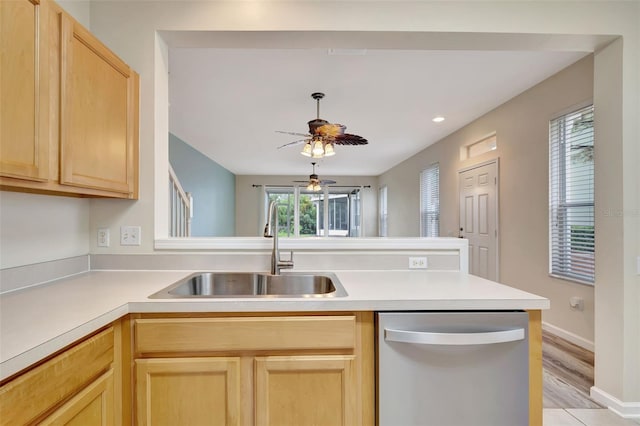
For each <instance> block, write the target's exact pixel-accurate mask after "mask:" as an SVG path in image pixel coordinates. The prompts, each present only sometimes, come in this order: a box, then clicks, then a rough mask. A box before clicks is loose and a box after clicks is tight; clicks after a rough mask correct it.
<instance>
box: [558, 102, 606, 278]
mask: <svg viewBox="0 0 640 426" xmlns="http://www.w3.org/2000/svg"><path fill="white" fill-rule="evenodd" d="M593 111H594V109H593V104H592V103H591V102H589V103H588V104H582V105H578V106H575V107H574V108H572V109H571V111H569V112H566V113H563V114H561V115H559V116H556V117H554V118H552V119H551V120H550V121H549V274H550V275H551V276H553V277H556V278H561V279H564V280H570V281H575V282H579V283H582V284H589V285H593V284H594V283H595V200H594V165H593V164H594V162H593V150H594V148H593V146H594V145H595V133H594V129H593V125H591V127H589V125H588V121H589V117H590V118H591V122H593V114H594V112H593ZM584 117H586V120H585V119H584ZM585 123H587V124H586V125H585ZM589 159H590V160H589ZM580 162H582V165H580ZM572 198H573V199H572Z"/></svg>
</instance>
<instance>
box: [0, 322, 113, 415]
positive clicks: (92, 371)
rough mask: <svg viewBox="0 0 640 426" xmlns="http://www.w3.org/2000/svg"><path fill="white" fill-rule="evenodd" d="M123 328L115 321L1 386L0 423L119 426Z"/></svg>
mask: <svg viewBox="0 0 640 426" xmlns="http://www.w3.org/2000/svg"><path fill="white" fill-rule="evenodd" d="M116 330H117V331H116ZM119 330H120V329H119V325H118V323H116V324H115V325H114V326H110V327H108V328H106V329H104V330H102V331H100V332H98V333H97V334H95V335H93V336H91V337H89V338H87V339H85V340H83V341H81V342H79V343H77V344H74V345H73V346H71V347H69V348H67V349H65V350H63V351H62V352H60V353H58V354H57V355H55V356H53V357H51V358H50V359H49V360H47V361H45V362H43V363H41V364H39V365H37V366H36V367H34V368H32V369H30V370H28V371H26V372H25V373H23V374H20V375H18V376H17V377H15V378H13V379H10V380H9V381H7V382H6V383H4V384H2V386H0V425H21V424H34V423H37V424H45V425H82V426H100V425H113V424H115V423H116V421H115V419H116V418H117V417H118V416H119V411H118V410H119V409H118V407H120V403H119V402H117V401H116V397H115V392H114V388H115V383H116V377H120V371H121V368H120V363H119V360H120V358H119V356H118V355H116V350H115V348H116V347H119V343H116V340H117V339H118V336H119Z"/></svg>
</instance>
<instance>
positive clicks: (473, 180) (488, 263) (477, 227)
mask: <svg viewBox="0 0 640 426" xmlns="http://www.w3.org/2000/svg"><path fill="white" fill-rule="evenodd" d="M458 187H459V195H460V236H462V238H467V239H468V240H469V273H470V274H473V275H478V276H480V277H483V278H487V279H490V280H493V281H498V163H497V161H494V162H491V163H487V164H483V165H480V166H478V167H474V168H471V169H465V170H461V171H460V172H458Z"/></svg>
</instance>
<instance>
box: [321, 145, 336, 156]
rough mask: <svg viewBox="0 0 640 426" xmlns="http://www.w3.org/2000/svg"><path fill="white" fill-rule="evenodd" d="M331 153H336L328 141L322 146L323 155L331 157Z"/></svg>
mask: <svg viewBox="0 0 640 426" xmlns="http://www.w3.org/2000/svg"><path fill="white" fill-rule="evenodd" d="M332 155H336V152H335V151H334V150H333V144H332V143H331V142H328V143H327V144H326V145H325V146H324V156H325V157H331V156H332Z"/></svg>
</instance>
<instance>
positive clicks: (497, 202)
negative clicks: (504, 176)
mask: <svg viewBox="0 0 640 426" xmlns="http://www.w3.org/2000/svg"><path fill="white" fill-rule="evenodd" d="M490 164H495V165H496V199H495V209H496V223H495V225H496V235H495V238H496V281H497V282H500V157H496V158H493V159H491V160H487V161H483V162H481V163H477V164H472V165H470V166H467V167H463V168H462V169H458V197H457V205H458V230H460V175H461V174H462V173H464V172H468V171H469V170H473V169H477V168H479V167H484V166H488V165H490ZM470 258H471V256H469V259H470ZM469 270H471V268H469Z"/></svg>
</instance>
